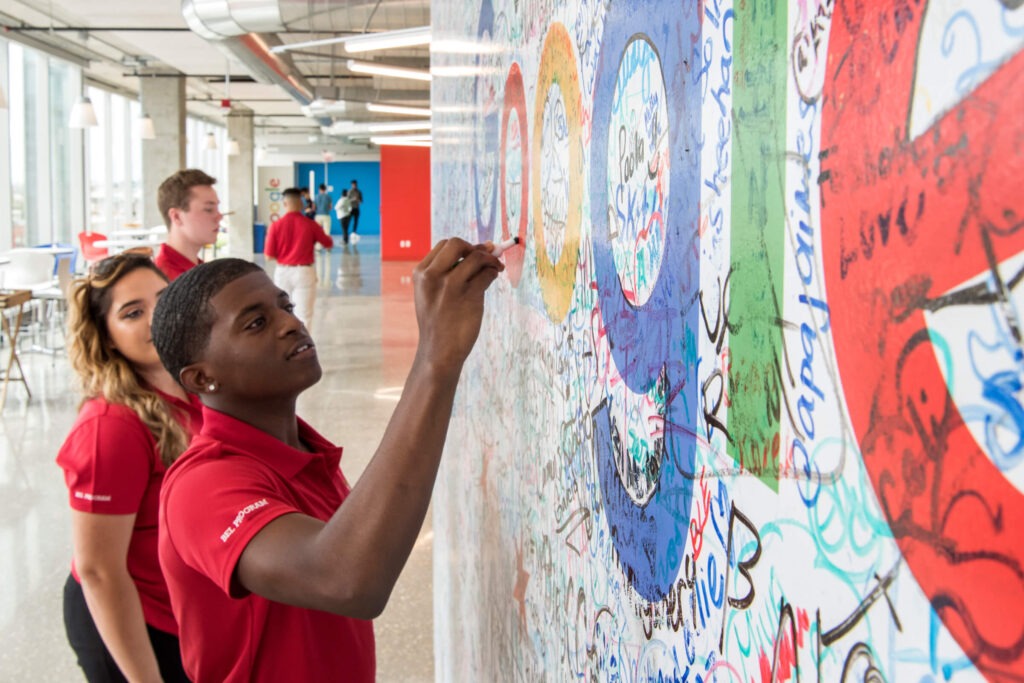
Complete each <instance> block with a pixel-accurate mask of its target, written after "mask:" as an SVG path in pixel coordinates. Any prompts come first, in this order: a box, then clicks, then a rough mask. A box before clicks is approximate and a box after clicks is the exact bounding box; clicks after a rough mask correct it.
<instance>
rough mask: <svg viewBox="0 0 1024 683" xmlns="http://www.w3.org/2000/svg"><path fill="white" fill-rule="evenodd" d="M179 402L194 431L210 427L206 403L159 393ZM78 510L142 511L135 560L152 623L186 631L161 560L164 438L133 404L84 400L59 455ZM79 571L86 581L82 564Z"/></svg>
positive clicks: (132, 550)
mask: <svg viewBox="0 0 1024 683" xmlns="http://www.w3.org/2000/svg"><path fill="white" fill-rule="evenodd" d="M157 393H159V394H160V396H161V397H163V399H164V400H165V401H167V402H168V403H169V404H170V405H171V406H172V407H174V408H176V409H177V411H176V415H177V417H178V418H179V420H180V422H181V425H182V426H183V427H184V428H185V431H187V432H188V433H189V435H192V434H196V433H197V432H198V431H199V427H200V426H201V425H202V419H203V414H202V404H200V403H199V399H198V398H195V397H192V401H191V402H187V401H181V400H179V399H177V398H174V397H173V396H169V395H167V394H164V393H162V392H157ZM57 464H58V465H60V466H61V468H62V469H63V470H64V482H65V484H67V487H68V500H69V503H70V504H71V508H72V509H73V510H78V511H79V512H91V513H96V514H103V515H131V514H134V515H135V526H134V528H133V529H132V537H131V541H130V543H129V546H128V557H127V566H128V573H129V574H131V577H132V579H133V580H134V582H135V587H136V588H137V589H138V591H139V598H140V600H141V601H142V614H143V616H144V617H145V619H146V623H147V624H149V625H150V626H152V627H154V628H157V629H160V630H161V631H165V632H167V633H174V634H176V633H177V632H178V625H177V623H175V621H174V615H173V614H172V613H171V601H170V596H169V595H168V593H167V584H166V582H165V581H164V577H163V573H162V572H161V571H160V564H159V561H158V560H157V512H158V510H159V501H160V486H161V484H162V483H163V479H164V473H165V471H166V469H167V468H166V467H164V463H163V461H162V460H161V459H160V453H159V452H158V451H157V448H156V439H155V438H154V437H153V434H152V433H151V432H150V431H149V428H148V427H146V425H145V424H143V422H142V420H140V419H139V416H138V415H137V414H136V413H135V411H134V410H132V409H131V408H129V407H127V406H125V405H121V404H119V403H109V402H108V401H107V400H106V399H104V398H92V399H89V400H88V401H86V402H85V403H83V404H82V409H81V410H80V411H79V412H78V419H76V420H75V424H74V426H72V428H71V433H70V434H68V437H67V439H65V440H64V445H63V446H61V448H60V451H59V452H58V454H57ZM71 572H72V574H74V576H75V579H76V580H78V572H77V570H76V569H75V566H74V562H72V565H71Z"/></svg>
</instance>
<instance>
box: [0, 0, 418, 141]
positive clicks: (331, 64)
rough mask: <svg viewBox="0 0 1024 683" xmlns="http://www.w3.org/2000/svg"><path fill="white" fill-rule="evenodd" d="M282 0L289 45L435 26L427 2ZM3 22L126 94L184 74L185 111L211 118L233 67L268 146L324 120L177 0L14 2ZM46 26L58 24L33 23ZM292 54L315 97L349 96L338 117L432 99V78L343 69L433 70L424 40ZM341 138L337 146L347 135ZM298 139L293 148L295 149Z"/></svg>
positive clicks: (237, 98)
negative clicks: (357, 64)
mask: <svg viewBox="0 0 1024 683" xmlns="http://www.w3.org/2000/svg"><path fill="white" fill-rule="evenodd" d="M280 1H281V4H282V14H283V16H285V17H286V25H287V27H288V30H287V31H284V32H281V33H277V34H275V35H276V37H277V38H278V39H279V40H280V41H281V42H283V43H295V42H301V41H308V40H316V39H322V38H331V37H335V36H343V35H351V34H357V33H364V32H378V31H387V30H395V29H401V28H411V27H415V26H425V25H429V24H430V2H429V0H381V1H380V2H362V1H358V0H356V1H348V0H302V1H301V2H300V1H298V0H280ZM0 24H3V25H5V26H8V27H11V29H12V30H9V31H8V32H7V36H8V37H10V38H12V39H15V40H21V41H24V42H29V43H30V44H35V45H37V46H47V47H50V48H52V49H54V50H58V51H60V52H62V53H67V54H68V55H69V56H72V57H76V58H77V60H78V61H79V63H82V64H83V66H84V67H85V73H86V77H87V78H89V79H91V80H93V81H95V82H98V83H101V84H104V85H108V86H110V87H114V88H116V89H119V90H121V91H123V92H126V93H137V92H138V89H139V79H140V78H144V77H146V76H147V75H151V76H152V75H160V74H172V73H177V74H183V75H185V76H186V77H187V80H186V91H187V97H188V100H189V101H188V110H189V113H190V114H192V115H194V116H199V117H202V118H206V119H209V120H218V119H220V118H221V117H223V116H224V111H222V110H221V108H220V100H221V98H224V97H225V92H226V88H225V77H226V76H228V75H230V78H231V83H230V86H229V91H230V99H231V101H232V103H233V104H234V105H235V106H243V107H247V108H249V109H251V110H252V111H253V112H254V115H255V117H256V126H257V128H256V131H257V132H256V136H257V140H256V144H257V145H260V144H264V145H265V144H269V142H272V141H273V138H272V136H274V135H279V134H281V133H282V132H288V131H291V132H292V133H295V134H296V136H297V137H301V136H303V135H304V136H305V138H306V139H308V138H309V137H310V136H311V135H314V134H318V133H319V132H320V126H321V121H320V120H317V119H311V118H307V117H306V116H304V115H303V113H302V109H301V107H300V104H299V103H298V102H297V101H295V100H294V99H292V98H291V97H290V96H289V94H288V93H287V92H286V91H285V90H284V89H282V88H279V87H277V86H275V85H268V84H265V83H260V82H253V81H252V75H251V74H250V73H248V72H247V70H246V68H245V67H244V66H243V64H242V63H241V62H240V61H239V60H237V59H234V58H233V57H231V56H230V55H229V54H227V52H226V51H224V50H222V49H221V48H219V47H218V46H217V45H215V44H212V43H208V42H207V41H206V40H204V39H202V38H200V37H199V36H197V35H196V34H194V33H192V32H191V31H189V30H188V25H187V24H186V22H185V20H184V18H183V17H182V13H181V0H145V1H143V2H140V1H139V0H88V1H87V0H48V1H47V2H46V3H41V2H38V1H35V2H33V1H30V0H8V1H7V2H5V3H4V5H3V8H2V9H0ZM44 28H52V29H53V30H52V31H46V30H27V29H44ZM68 28H82V29H84V30H83V31H72V30H67V29H68ZM114 29H116V30H114ZM153 29H160V30H153ZM288 55H289V56H290V58H291V60H292V62H293V63H294V65H295V67H296V69H297V70H298V72H299V73H300V74H301V75H302V77H304V78H305V79H306V80H307V81H308V82H309V84H310V85H311V87H312V88H313V90H314V94H315V95H317V96H318V97H322V98H324V99H335V98H337V97H345V98H351V101H350V102H349V103H348V105H347V107H346V111H344V112H343V113H342V112H339V113H336V114H333V115H332V116H333V118H335V119H344V120H355V121H368V120H374V121H387V120H399V119H400V118H401V117H394V116H389V115H380V114H372V113H369V112H367V111H366V110H365V107H364V106H363V105H362V104H359V103H358V102H357V100H358V101H362V102H365V101H376V102H382V103H395V104H417V105H420V106H426V105H427V103H429V99H430V84H429V83H424V82H419V81H410V80H407V79H396V78H382V77H377V76H374V77H367V76H362V75H359V74H352V73H350V72H349V71H348V70H347V68H346V60H347V59H348V58H350V57H356V58H358V59H363V60H365V59H372V60H376V61H380V62H383V63H388V64H397V65H402V66H414V67H420V68H428V67H429V61H430V55H429V51H428V49H427V48H426V47H422V48H406V49H401V50H389V51H384V52H378V53H371V54H367V53H364V54H361V55H358V56H354V55H348V54H346V53H345V51H344V49H343V48H342V46H341V45H335V46H323V47H314V48H303V49H302V50H300V51H292V52H289V53H288ZM406 120H407V119H406ZM264 138H266V139H265V140H264ZM268 141H269V142H268ZM337 142H338V144H339V146H341V145H342V143H343V142H344V141H342V140H338V141H337ZM306 146H307V147H308V150H306V152H307V153H308V154H317V155H318V154H319V151H320V149H322V148H323V146H324V145H323V142H322V139H321V141H320V142H316V143H313V142H307V143H306ZM301 147H302V145H301V144H296V145H291V146H289V148H290V149H293V150H299V152H301V151H302V150H301ZM302 155H303V154H301V153H300V154H299V156H302Z"/></svg>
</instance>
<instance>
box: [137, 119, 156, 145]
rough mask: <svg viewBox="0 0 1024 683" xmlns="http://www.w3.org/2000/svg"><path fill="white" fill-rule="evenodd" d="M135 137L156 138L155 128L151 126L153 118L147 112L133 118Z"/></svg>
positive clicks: (143, 138)
mask: <svg viewBox="0 0 1024 683" xmlns="http://www.w3.org/2000/svg"><path fill="white" fill-rule="evenodd" d="M135 137H137V138H139V139H140V140H155V139H156V129H155V128H154V127H153V119H152V118H150V116H149V114H143V115H142V116H140V117H139V118H137V119H135Z"/></svg>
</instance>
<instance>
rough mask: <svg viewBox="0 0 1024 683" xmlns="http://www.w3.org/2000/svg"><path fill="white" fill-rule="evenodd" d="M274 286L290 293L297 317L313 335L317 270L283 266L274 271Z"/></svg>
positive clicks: (311, 267) (278, 266)
mask: <svg viewBox="0 0 1024 683" xmlns="http://www.w3.org/2000/svg"><path fill="white" fill-rule="evenodd" d="M274 284H275V285H277V286H278V287H280V288H281V289H283V290H284V291H286V292H288V297H289V298H290V299H291V300H292V304H294V305H295V317H296V318H298V319H299V320H301V321H302V322H303V324H304V325H305V326H306V330H307V331H308V332H309V333H310V334H312V333H313V306H314V304H315V303H316V270H315V269H314V268H313V266H282V265H281V264H280V263H279V264H277V268H275V269H274Z"/></svg>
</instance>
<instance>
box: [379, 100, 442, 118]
mask: <svg viewBox="0 0 1024 683" xmlns="http://www.w3.org/2000/svg"><path fill="white" fill-rule="evenodd" d="M366 111H372V112H373V113H375V114H401V115H403V116H430V108H429V107H401V106H398V105H396V104H376V103H374V102H367V103H366Z"/></svg>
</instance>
